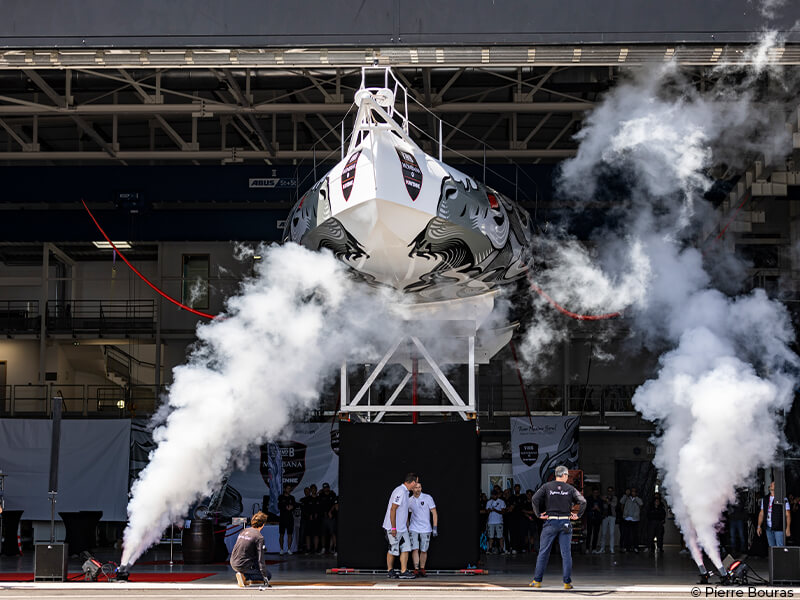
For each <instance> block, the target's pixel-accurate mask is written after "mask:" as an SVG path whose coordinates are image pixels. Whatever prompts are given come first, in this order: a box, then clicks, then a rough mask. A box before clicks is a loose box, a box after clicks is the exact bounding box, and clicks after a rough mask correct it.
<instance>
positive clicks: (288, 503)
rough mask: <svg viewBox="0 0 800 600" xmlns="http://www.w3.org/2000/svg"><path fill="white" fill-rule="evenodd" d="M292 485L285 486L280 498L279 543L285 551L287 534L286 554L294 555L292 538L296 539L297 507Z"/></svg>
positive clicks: (282, 551)
mask: <svg viewBox="0 0 800 600" xmlns="http://www.w3.org/2000/svg"><path fill="white" fill-rule="evenodd" d="M291 491H292V485H291V484H290V483H287V484H286V485H284V486H283V493H282V494H281V495H280V496H278V512H279V513H280V514H279V515H278V516H279V521H278V543H279V544H280V546H281V554H283V553H284V550H283V536H284V534H286V553H287V554H292V538H293V537H294V509H295V507H296V506H297V502H295V499H294V496H292V495H291V493H290V492H291Z"/></svg>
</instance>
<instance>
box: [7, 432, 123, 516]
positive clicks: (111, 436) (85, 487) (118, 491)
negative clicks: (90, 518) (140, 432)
mask: <svg viewBox="0 0 800 600" xmlns="http://www.w3.org/2000/svg"><path fill="white" fill-rule="evenodd" d="M52 424H53V422H52V421H46V420H43V419H0V469H2V471H3V474H4V475H5V476H6V478H5V508H6V509H7V510H22V511H25V512H24V514H23V516H22V518H23V519H25V520H37V521H38V520H48V521H49V520H50V500H49V498H48V496H47V492H48V491H49V490H48V487H49V485H50V444H51V436H52ZM130 439H131V422H130V421H129V420H128V419H102V420H101V419H65V420H63V421H61V444H60V447H59V448H60V453H59V461H58V497H57V504H56V519H59V516H58V512H59V511H61V512H77V511H81V510H87V511H97V510H99V511H103V516H102V520H103V521H125V520H127V513H126V510H125V509H126V506H127V504H128V457H129V455H130V452H129V450H130Z"/></svg>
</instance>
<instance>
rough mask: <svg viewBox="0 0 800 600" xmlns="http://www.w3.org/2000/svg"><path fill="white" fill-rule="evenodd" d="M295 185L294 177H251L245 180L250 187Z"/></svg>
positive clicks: (288, 186) (268, 187) (270, 187)
mask: <svg viewBox="0 0 800 600" xmlns="http://www.w3.org/2000/svg"><path fill="white" fill-rule="evenodd" d="M296 185H297V179H295V178H294V177H251V178H250V179H248V180H247V187H248V188H250V189H262V190H263V189H267V190H272V189H275V188H293V187H295V186H296Z"/></svg>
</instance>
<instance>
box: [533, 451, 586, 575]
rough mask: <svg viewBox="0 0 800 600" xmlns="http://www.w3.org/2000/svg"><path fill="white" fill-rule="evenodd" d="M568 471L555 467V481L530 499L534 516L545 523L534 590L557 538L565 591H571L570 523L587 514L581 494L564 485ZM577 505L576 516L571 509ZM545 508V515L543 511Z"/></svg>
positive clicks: (535, 573)
mask: <svg viewBox="0 0 800 600" xmlns="http://www.w3.org/2000/svg"><path fill="white" fill-rule="evenodd" d="M568 477H569V469H567V467H565V466H563V465H559V466H558V467H556V480H555V481H549V482H547V483H545V484H544V485H542V487H540V488H539V489H538V490H537V491H536V493H535V494H534V495H533V512H534V513H536V516H537V517H539V518H540V519H542V521H544V526H543V527H542V534H541V538H540V541H539V556H538V558H537V559H536V570H535V571H534V573H533V581H531V583H530V584H531V585H532V586H533V587H542V578H543V577H544V569H545V567H546V566H547V561H548V560H549V558H550V549H551V548H552V547H553V542H554V541H555V540H556V538H558V545H559V547H560V548H561V563H562V565H563V570H564V589H565V590H571V589H572V552H571V550H572V549H571V548H570V545H571V543H572V521H576V520H577V519H579V518H580V517H581V515H582V514H583V511H584V510H586V500H585V499H584V497H583V496H582V495H581V493H580V492H579V491H578V490H576V489H575V488H574V487H573V486H571V485H570V484H568V483H567V478H568ZM576 504H579V505H580V507H579V508H578V512H577V513H574V512H572V507H573V506H575V505H576ZM542 506H544V511H542Z"/></svg>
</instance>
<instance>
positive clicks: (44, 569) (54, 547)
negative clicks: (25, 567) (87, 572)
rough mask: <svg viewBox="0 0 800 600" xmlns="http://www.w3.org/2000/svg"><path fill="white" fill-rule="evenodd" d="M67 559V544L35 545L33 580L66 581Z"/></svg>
mask: <svg viewBox="0 0 800 600" xmlns="http://www.w3.org/2000/svg"><path fill="white" fill-rule="evenodd" d="M68 558H69V550H68V548H67V544H61V543H57V542H54V543H52V544H51V543H46V544H36V555H35V558H34V561H33V562H34V566H33V580H34V581H66V580H67V559H68Z"/></svg>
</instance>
